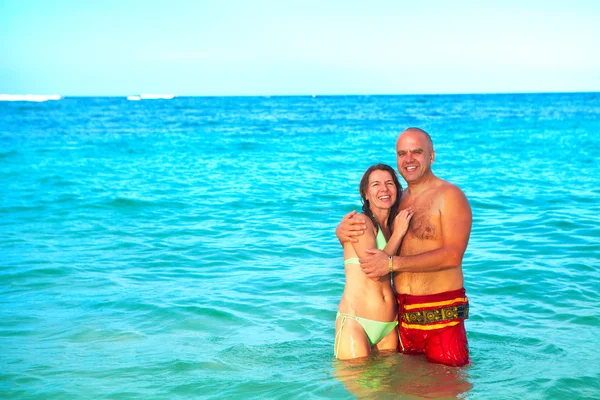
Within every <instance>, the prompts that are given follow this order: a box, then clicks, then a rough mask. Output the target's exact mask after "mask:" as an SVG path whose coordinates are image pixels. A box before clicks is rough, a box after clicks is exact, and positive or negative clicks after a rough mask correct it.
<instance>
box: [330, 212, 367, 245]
mask: <svg viewBox="0 0 600 400" xmlns="http://www.w3.org/2000/svg"><path fill="white" fill-rule="evenodd" d="M365 218H366V217H365V216H364V215H358V216H357V215H356V211H352V212H349V213H348V214H346V215H344V218H342V220H341V221H340V224H339V225H338V226H337V228H335V236H337V238H338V240H339V241H340V243H342V244H344V242H350V243H358V239H357V238H356V237H357V236H360V235H362V234H363V233H365V230H366V229H367V225H366V224H365Z"/></svg>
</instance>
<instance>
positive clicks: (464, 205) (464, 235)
mask: <svg viewBox="0 0 600 400" xmlns="http://www.w3.org/2000/svg"><path fill="white" fill-rule="evenodd" d="M443 196H444V201H443V205H442V209H441V216H440V217H441V225H442V227H441V228H442V246H441V247H440V248H438V249H435V250H431V251H426V252H424V253H420V254H415V255H411V256H395V257H394V258H393V270H394V272H431V271H440V270H442V269H449V268H456V267H458V266H460V265H461V264H462V259H463V256H464V254H465V251H466V249H467V244H468V243H469V236H470V235H471V225H472V220H473V216H472V213H471V206H470V205H469V201H468V200H467V198H466V196H465V195H464V193H463V192H462V191H461V190H460V189H459V188H458V187H456V186H451V187H450V188H448V189H447V190H446V191H445V192H444V194H443ZM367 253H369V254H371V255H370V256H368V257H364V258H361V259H360V266H361V268H362V269H363V271H364V272H365V274H366V275H367V276H368V277H369V278H375V277H378V276H383V275H385V274H386V273H388V272H389V267H388V258H387V255H386V254H385V253H383V252H381V251H379V250H367Z"/></svg>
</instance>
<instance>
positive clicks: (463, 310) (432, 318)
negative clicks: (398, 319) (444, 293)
mask: <svg viewBox="0 0 600 400" xmlns="http://www.w3.org/2000/svg"><path fill="white" fill-rule="evenodd" d="M467 318H469V304H468V303H465V304H459V305H457V306H452V307H444V308H438V309H436V310H423V311H407V312H404V315H402V320H403V321H404V322H407V323H410V324H429V323H432V322H443V321H451V320H454V319H467Z"/></svg>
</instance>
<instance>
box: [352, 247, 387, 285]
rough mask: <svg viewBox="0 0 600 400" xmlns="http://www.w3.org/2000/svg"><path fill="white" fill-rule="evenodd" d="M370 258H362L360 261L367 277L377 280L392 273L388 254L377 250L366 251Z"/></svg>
mask: <svg viewBox="0 0 600 400" xmlns="http://www.w3.org/2000/svg"><path fill="white" fill-rule="evenodd" d="M365 251H366V252H367V253H368V254H372V255H370V256H365V257H361V258H360V259H359V260H358V261H359V262H360V267H361V268H362V270H363V272H364V273H365V275H367V277H369V278H371V279H377V278H379V277H381V276H384V275H385V274H387V273H389V272H390V267H389V256H388V255H387V253H386V252H384V251H382V250H377V249H373V250H371V249H366V250H365Z"/></svg>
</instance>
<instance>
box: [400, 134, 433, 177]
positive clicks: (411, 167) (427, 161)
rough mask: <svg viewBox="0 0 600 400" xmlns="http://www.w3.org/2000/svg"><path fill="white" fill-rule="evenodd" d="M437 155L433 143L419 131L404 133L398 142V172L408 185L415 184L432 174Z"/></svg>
mask: <svg viewBox="0 0 600 400" xmlns="http://www.w3.org/2000/svg"><path fill="white" fill-rule="evenodd" d="M434 156H435V153H434V151H433V149H432V146H431V142H430V141H429V140H428V139H427V137H426V136H425V135H424V134H423V133H421V132H419V131H410V130H408V131H404V132H402V133H401V134H400V136H398V140H397V141H396V162H397V164H398V172H399V173H400V175H402V177H403V178H404V180H405V181H406V183H415V182H419V180H420V179H421V178H422V177H423V176H424V175H426V174H429V173H430V172H431V164H433V160H434Z"/></svg>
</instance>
